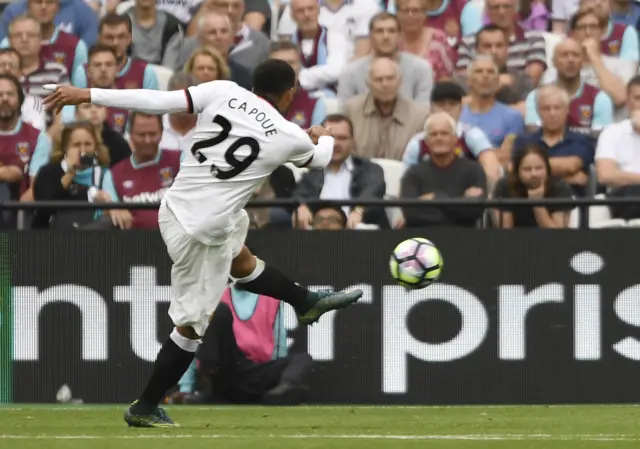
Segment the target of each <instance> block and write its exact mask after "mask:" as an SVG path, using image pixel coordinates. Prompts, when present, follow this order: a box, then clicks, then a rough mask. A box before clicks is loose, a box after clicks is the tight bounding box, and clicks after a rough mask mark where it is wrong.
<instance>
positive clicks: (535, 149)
mask: <svg viewBox="0 0 640 449" xmlns="http://www.w3.org/2000/svg"><path fill="white" fill-rule="evenodd" d="M515 151H516V152H515V156H514V159H513V170H511V172H510V173H509V176H508V178H507V182H508V186H509V196H510V197H511V198H527V197H528V196H529V194H528V192H527V190H528V189H527V187H526V186H525V185H524V183H523V182H522V180H521V179H520V165H522V161H523V160H524V158H525V157H527V156H528V155H530V154H537V155H538V156H540V158H542V160H543V161H544V165H545V167H546V168H547V179H546V180H545V181H544V192H545V193H544V196H545V198H548V197H549V195H550V194H551V193H552V192H551V190H552V189H551V186H552V185H553V183H555V182H556V181H557V178H556V177H554V176H553V175H552V174H551V162H549V154H548V153H547V152H546V150H544V149H543V148H542V147H540V146H539V145H537V144H529V145H526V146H525V147H523V148H521V149H516V150H515Z"/></svg>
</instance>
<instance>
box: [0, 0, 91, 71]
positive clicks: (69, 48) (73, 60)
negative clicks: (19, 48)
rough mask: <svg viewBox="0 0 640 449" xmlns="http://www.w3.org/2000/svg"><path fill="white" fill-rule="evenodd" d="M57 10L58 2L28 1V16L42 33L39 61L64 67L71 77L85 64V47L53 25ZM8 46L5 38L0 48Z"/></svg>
mask: <svg viewBox="0 0 640 449" xmlns="http://www.w3.org/2000/svg"><path fill="white" fill-rule="evenodd" d="M59 9H60V1H59V0H28V14H29V15H30V16H31V17H33V18H34V19H36V20H37V21H38V23H39V24H40V31H41V33H42V47H41V48H40V59H41V60H43V61H52V62H58V63H60V64H62V65H64V66H65V68H66V69H67V73H68V74H69V75H71V74H72V73H73V72H74V70H75V69H76V68H77V67H79V66H81V65H83V64H86V63H87V46H86V45H85V43H84V42H82V41H81V40H80V39H78V38H77V37H76V36H74V35H73V34H69V33H67V32H65V31H63V30H62V29H61V28H60V27H59V26H56V25H55V24H54V20H55V17H56V14H57V13H58V11H59ZM8 46H9V39H8V38H6V37H5V38H4V39H3V40H2V43H0V47H2V48H5V47H8Z"/></svg>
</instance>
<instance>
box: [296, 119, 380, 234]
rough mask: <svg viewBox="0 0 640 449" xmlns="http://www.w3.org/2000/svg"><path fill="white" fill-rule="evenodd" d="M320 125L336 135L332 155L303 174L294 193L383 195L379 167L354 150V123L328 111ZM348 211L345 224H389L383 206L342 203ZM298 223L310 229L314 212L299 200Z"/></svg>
mask: <svg viewBox="0 0 640 449" xmlns="http://www.w3.org/2000/svg"><path fill="white" fill-rule="evenodd" d="M323 126H325V127H329V128H331V134H332V135H333V137H334V139H335V143H334V148H333V156H332V158H331V162H330V163H329V165H328V166H327V168H326V170H321V169H315V170H310V171H308V172H307V173H305V174H304V176H303V177H302V179H301V180H300V181H299V182H298V185H297V186H296V189H295V192H294V197H296V198H298V199H299V200H300V201H301V202H304V201H305V200H309V199H316V198H320V199H323V200H350V199H353V200H359V199H362V200H370V199H376V198H380V199H382V198H383V197H384V194H385V191H386V185H385V182H384V173H383V171H382V168H381V167H380V166H379V165H377V164H374V163H373V162H371V161H368V160H367V159H364V158H362V157H358V156H355V155H354V154H353V150H354V142H353V135H354V134H353V131H354V130H353V126H352V124H351V121H350V120H349V119H348V118H347V117H345V116H344V115H329V116H328V117H327V118H326V120H325V121H324V123H323ZM344 209H345V213H348V220H347V227H348V228H349V229H356V228H357V227H358V225H360V224H361V223H371V224H377V225H378V226H380V227H388V223H387V219H386V215H385V213H384V210H383V209H380V208H368V209H365V208H363V207H354V208H349V207H345V208H344ZM296 218H297V220H298V223H297V225H298V227H299V228H302V229H310V228H311V225H312V223H313V213H312V211H311V209H310V208H309V206H307V205H306V204H302V205H301V206H300V207H298V213H297V214H296Z"/></svg>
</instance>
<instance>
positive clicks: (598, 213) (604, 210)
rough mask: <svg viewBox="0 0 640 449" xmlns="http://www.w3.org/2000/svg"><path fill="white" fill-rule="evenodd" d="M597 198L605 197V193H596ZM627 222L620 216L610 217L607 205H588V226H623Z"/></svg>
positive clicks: (597, 227) (596, 227)
mask: <svg viewBox="0 0 640 449" xmlns="http://www.w3.org/2000/svg"><path fill="white" fill-rule="evenodd" d="M595 198H597V199H605V198H606V196H605V195H602V194H600V195H596V196H595ZM626 226H627V222H626V221H625V220H623V219H621V218H611V212H610V211H609V207H608V206H591V207H589V228H590V229H602V228H624V227H626Z"/></svg>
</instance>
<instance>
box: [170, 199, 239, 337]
mask: <svg viewBox="0 0 640 449" xmlns="http://www.w3.org/2000/svg"><path fill="white" fill-rule="evenodd" d="M232 222H233V224H234V229H233V231H232V232H231V233H230V234H229V237H228V238H227V239H226V241H225V242H224V243H223V244H221V245H215V246H212V245H205V244H204V243H202V242H200V241H198V240H196V239H195V238H193V237H192V236H190V235H189V234H187V232H186V231H185V230H184V228H183V227H182V226H181V225H180V223H179V222H178V219H177V218H176V216H175V215H174V214H173V212H172V211H171V210H170V209H169V208H167V206H166V205H165V204H164V203H163V204H162V205H161V206H160V210H159V211H158V223H159V225H160V233H161V234H162V239H163V240H164V243H165V244H166V245H167V251H168V252H169V256H170V257H171V260H172V261H173V266H172V267H171V305H170V306H169V316H170V317H171V320H172V321H173V324H174V325H175V326H178V327H192V328H193V329H194V331H195V332H196V333H197V334H198V335H199V336H203V335H204V331H205V330H206V328H207V326H208V325H209V320H210V317H211V315H212V314H213V311H214V310H215V309H216V307H217V306H218V303H219V302H220V298H222V295H223V293H224V290H225V288H227V282H228V280H229V272H230V270H231V262H232V261H233V259H234V257H236V256H237V255H238V254H239V253H240V251H241V250H242V248H243V246H244V242H245V239H246V237H247V231H248V229H249V216H248V215H247V212H246V211H245V210H241V211H239V212H238V213H236V214H235V215H234V217H233V219H232Z"/></svg>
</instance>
